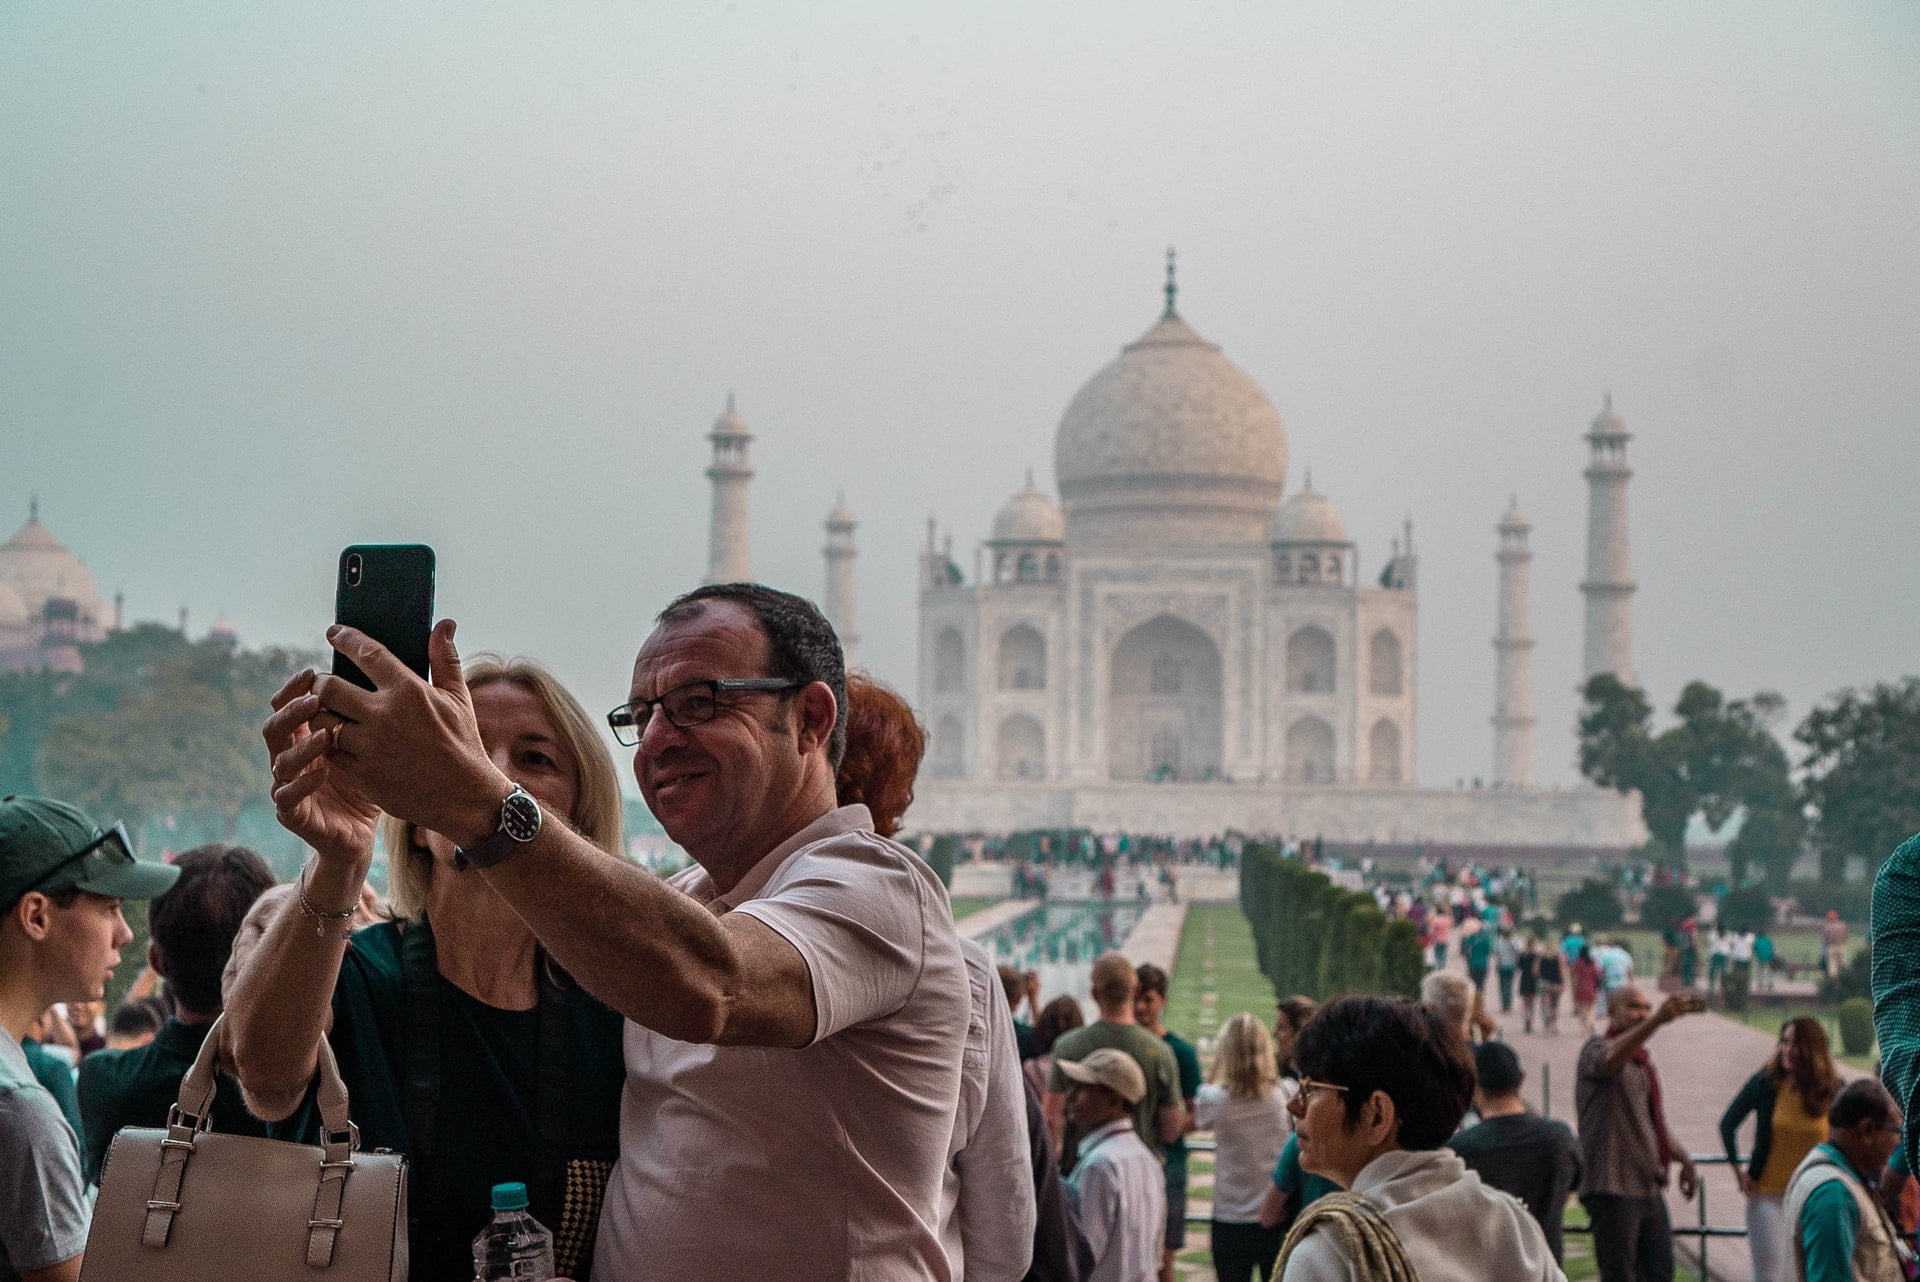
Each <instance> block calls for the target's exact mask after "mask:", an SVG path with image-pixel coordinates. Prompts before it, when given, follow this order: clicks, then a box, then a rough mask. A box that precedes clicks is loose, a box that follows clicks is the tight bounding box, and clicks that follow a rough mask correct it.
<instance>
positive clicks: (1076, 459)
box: [1054, 276, 1287, 546]
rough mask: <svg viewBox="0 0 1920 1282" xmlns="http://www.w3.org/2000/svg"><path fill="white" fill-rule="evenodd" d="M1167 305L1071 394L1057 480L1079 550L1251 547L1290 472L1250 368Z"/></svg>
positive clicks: (1058, 447)
mask: <svg viewBox="0 0 1920 1282" xmlns="http://www.w3.org/2000/svg"><path fill="white" fill-rule="evenodd" d="M1166 294H1167V307H1166V310H1165V311H1164V312H1163V314H1162V315H1161V317H1160V319H1159V320H1158V321H1156V322H1155V323H1154V325H1153V327H1152V328H1151V329H1149V330H1148V331H1147V332H1146V333H1145V334H1143V335H1141V336H1140V338H1139V340H1138V341H1136V342H1133V343H1131V344H1129V345H1128V346H1126V347H1125V348H1123V349H1121V352H1120V355H1119V356H1118V357H1117V358H1115V359H1114V360H1113V361H1110V362H1109V363H1108V364H1107V365H1106V366H1105V368H1103V369H1101V370H1100V371H1099V372H1098V373H1096V374H1095V375H1094V376H1093V377H1092V378H1091V379H1089V380H1088V381H1087V383H1086V385H1085V386H1084V387H1082V388H1081V389H1080V391H1079V392H1078V393H1076V394H1075V396H1074V398H1073V400H1072V402H1071V403H1070V404H1068V406H1067V410H1066V413H1065V414H1064V415H1062V416H1061V419H1060V428H1059V431H1058V432H1057V433H1056V435H1055V437H1054V473H1055V475H1056V476H1058V478H1059V482H1060V497H1061V499H1062V501H1063V502H1064V504H1065V507H1066V518H1067V524H1068V526H1069V527H1070V528H1071V529H1072V531H1073V539H1074V541H1075V542H1083V541H1084V542H1090V543H1106V544H1123V545H1132V546H1142V545H1147V546H1153V545H1164V544H1167V543H1183V544H1195V543H1258V542H1260V541H1261V539H1262V538H1263V537H1264V535H1265V533H1266V529H1267V525H1268V523H1269V522H1270V521H1271V520H1272V519H1273V512H1274V509H1275V507H1276V506H1278V504H1279V502H1280V489H1281V486H1282V484H1283V482H1284V481H1285V480H1286V474H1287V438H1286V429H1285V428H1284V427H1283V426H1282V424H1281V422H1280V415H1279V414H1278V413H1277V412H1275V410H1274V408H1273V403H1272V402H1271V401H1269V400H1268V399H1267V394H1266V393H1265V392H1264V391H1262V390H1261V388H1260V385H1259V384H1258V383H1256V382H1255V381H1254V380H1253V379H1252V378H1251V377H1250V376H1249V375H1248V374H1247V373H1246V371H1245V370H1242V369H1241V368H1240V367H1239V366H1238V365H1235V364H1234V363H1233V362H1232V361H1230V360H1228V359H1227V358H1226V357H1225V356H1224V355H1222V354H1221V351H1220V348H1219V347H1218V346H1216V345H1215V344H1213V343H1210V342H1208V341H1207V340H1206V339H1204V338H1202V337H1201V336H1200V335H1199V334H1198V333H1197V332H1196V331H1195V330H1194V329H1193V327H1192V326H1191V325H1188V324H1187V322H1186V321H1185V320H1183V319H1181V317H1180V315H1179V313H1178V312H1176V311H1175V310H1174V308H1173V302H1174V298H1175V295H1174V282H1173V280H1172V278H1171V276H1169V279H1168V282H1167V288H1166Z"/></svg>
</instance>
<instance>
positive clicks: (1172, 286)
mask: <svg viewBox="0 0 1920 1282" xmlns="http://www.w3.org/2000/svg"><path fill="white" fill-rule="evenodd" d="M1179 293H1180V283H1179V282H1178V281H1177V280H1175V279H1174V270H1173V246H1172V245H1168V246H1167V310H1166V311H1165V312H1164V313H1162V315H1164V316H1178V315H1179V314H1180V313H1179V312H1177V311H1175V310H1174V306H1173V302H1174V299H1175V298H1176V297H1177V296H1178V295H1179Z"/></svg>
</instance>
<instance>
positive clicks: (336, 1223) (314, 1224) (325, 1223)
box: [307, 1220, 347, 1229]
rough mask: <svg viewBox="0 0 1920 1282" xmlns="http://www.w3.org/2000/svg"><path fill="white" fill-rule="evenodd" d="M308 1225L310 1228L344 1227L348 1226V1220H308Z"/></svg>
mask: <svg viewBox="0 0 1920 1282" xmlns="http://www.w3.org/2000/svg"><path fill="white" fill-rule="evenodd" d="M307 1227H308V1228H310V1229H344V1228H346V1227H347V1222H346V1221H345V1220H308V1221H307Z"/></svg>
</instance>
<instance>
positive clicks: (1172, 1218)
mask: <svg viewBox="0 0 1920 1282" xmlns="http://www.w3.org/2000/svg"><path fill="white" fill-rule="evenodd" d="M1134 973H1135V975H1137V976H1138V977H1139V981H1140V986H1139V987H1138V988H1136V989H1134V992H1133V1018H1134V1022H1135V1023H1137V1024H1139V1025H1140V1027H1142V1028H1144V1029H1146V1030H1147V1031H1148V1032H1149V1033H1152V1034H1153V1035H1154V1036H1155V1037H1158V1038H1159V1039H1160V1040H1161V1041H1163V1042H1165V1043H1166V1044H1167V1049H1168V1050H1171V1051H1172V1052H1173V1063H1174V1067H1175V1069H1176V1070H1178V1073H1179V1077H1180V1106H1181V1122H1180V1125H1181V1127H1182V1138H1180V1139H1175V1140H1169V1141H1168V1142H1167V1232H1166V1239H1165V1241H1164V1243H1163V1246H1164V1248H1165V1249H1164V1251H1163V1252H1162V1254H1161V1257H1160V1282H1173V1276H1174V1273H1173V1257H1174V1256H1175V1255H1177V1254H1178V1253H1179V1251H1180V1248H1181V1247H1183V1246H1185V1245H1186V1244H1187V1141H1186V1139H1185V1138H1184V1135H1185V1132H1186V1131H1190V1130H1192V1129H1193V1097H1194V1096H1196V1095H1198V1094H1199V1093H1200V1053H1199V1052H1198V1051H1196V1050H1194V1048H1193V1043H1192V1042H1190V1041H1188V1040H1187V1039H1186V1038H1184V1037H1182V1036H1180V1034H1178V1033H1174V1032H1170V1031H1168V1029H1167V1025H1166V1014H1167V972H1166V971H1164V970H1161V969H1160V968H1159V967H1158V966H1156V965H1154V964H1153V963H1152V962H1147V963H1145V964H1144V965H1142V966H1140V967H1138V968H1137V969H1136V970H1135V971H1134Z"/></svg>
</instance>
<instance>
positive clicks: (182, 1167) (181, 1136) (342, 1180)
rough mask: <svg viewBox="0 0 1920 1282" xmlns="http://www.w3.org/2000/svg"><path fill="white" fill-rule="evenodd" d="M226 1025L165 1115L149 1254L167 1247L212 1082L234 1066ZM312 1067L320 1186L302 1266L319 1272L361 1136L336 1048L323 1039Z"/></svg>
mask: <svg viewBox="0 0 1920 1282" xmlns="http://www.w3.org/2000/svg"><path fill="white" fill-rule="evenodd" d="M226 1019H227V1017H226V1016H225V1015H224V1014H222V1015H221V1016H220V1017H219V1018H217V1019H215V1020H214V1021H213V1027H211V1028H209V1029H208V1030H207V1036H206V1040H205V1041H203V1042H201V1043H200V1053H199V1054H198V1055H195V1056H194V1057H193V1066H192V1067H191V1068H189V1069H188V1070H187V1072H186V1076H184V1077H182V1078H181V1079H180V1096H179V1098H178V1100H176V1101H175V1103H174V1105H173V1107H172V1108H171V1109H169V1110H168V1111H167V1133H166V1136H165V1137H164V1138H163V1139H162V1140H161V1141H160V1167H159V1169H158V1170H156V1171H155V1172H154V1176H153V1194H152V1196H151V1197H149V1198H148V1199H147V1218H146V1223H145V1225H144V1227H143V1228H142V1229H141V1233H140V1240H141V1242H142V1243H144V1244H145V1245H147V1246H151V1247H164V1246H165V1245H166V1244H167V1238H168V1237H169V1236H170V1235H171V1234H172V1232H173V1217H174V1216H176V1215H178V1214H179V1213H180V1188H181V1185H182V1184H183V1183H184V1182H185V1180H186V1177H187V1162H188V1161H189V1160H190V1159H191V1158H192V1157H193V1152H194V1147H193V1146H194V1140H195V1138H196V1137H198V1136H200V1135H203V1134H205V1133H206V1132H208V1131H210V1130H211V1129H212V1126H213V1109H212V1106H213V1093H214V1085H215V1081H216V1079H217V1076H218V1073H219V1068H220V1065H221V1063H222V1062H223V1061H224V1060H228V1059H231V1058H232V1056H231V1055H230V1054H228V1053H227V1052H226ZM314 1067H315V1069H316V1070H317V1071H318V1073H319V1078H320V1081H319V1086H318V1087H317V1089H316V1090H315V1092H314V1100H315V1102H316V1103H317V1104H318V1105H319V1107H320V1123H321V1127H322V1133H321V1159H320V1185H319V1188H318V1189H316V1190H315V1193H314V1202H313V1212H312V1214H310V1215H309V1216H308V1217H307V1263H308V1264H309V1265H310V1266H312V1267H314V1268H317V1269H323V1268H325V1267H327V1266H328V1265H329V1264H331V1263H332V1262H333V1244H334V1239H335V1237H336V1236H337V1235H338V1233H339V1231H340V1229H341V1228H342V1227H343V1221H342V1220H341V1219H340V1207H341V1203H342V1199H343V1198H344V1197H345V1196H346V1183H347V1172H348V1171H351V1170H352V1169H353V1154H354V1151H355V1150H356V1149H358V1148H359V1147H360V1132H359V1129H358V1128H357V1127H355V1126H354V1124H353V1122H352V1120H351V1118H350V1117H349V1115H348V1108H347V1104H348V1100H347V1085H346V1083H345V1082H344V1081H342V1080H341V1078H340V1065H339V1062H338V1061H337V1060H335V1059H334V1056H333V1046H332V1045H331V1044H330V1043H329V1042H328V1041H327V1039H326V1038H325V1037H322V1038H321V1039H320V1043H319V1048H318V1050H317V1051H316V1052H315V1054H314Z"/></svg>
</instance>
